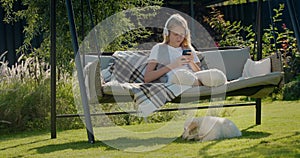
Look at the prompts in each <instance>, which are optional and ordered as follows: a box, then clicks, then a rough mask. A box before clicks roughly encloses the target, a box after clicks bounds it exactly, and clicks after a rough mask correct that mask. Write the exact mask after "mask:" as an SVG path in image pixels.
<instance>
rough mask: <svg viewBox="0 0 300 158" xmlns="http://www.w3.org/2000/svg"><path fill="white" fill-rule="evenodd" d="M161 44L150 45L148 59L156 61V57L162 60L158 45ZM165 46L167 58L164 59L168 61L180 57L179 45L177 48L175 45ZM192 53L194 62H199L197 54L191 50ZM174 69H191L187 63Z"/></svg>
mask: <svg viewBox="0 0 300 158" xmlns="http://www.w3.org/2000/svg"><path fill="white" fill-rule="evenodd" d="M160 45H161V43H158V44H156V45H155V46H153V47H152V49H151V53H150V55H149V57H148V61H149V60H156V61H158V59H160V61H162V60H163V59H161V57H159V55H158V54H159V53H158V52H159V46H160ZM167 48H168V51H167V52H168V57H169V60H168V59H166V61H170V63H172V62H174V61H176V60H177V58H179V57H181V56H182V51H183V50H182V48H181V47H178V48H175V47H172V46H170V45H167ZM192 53H193V55H194V63H197V62H200V60H199V58H198V56H197V55H196V53H195V52H194V51H193V52H192ZM176 69H187V70H190V71H192V70H191V68H189V66H188V65H184V66H182V67H179V68H176ZM172 72H173V71H170V72H168V74H167V75H169V74H170V73H172Z"/></svg>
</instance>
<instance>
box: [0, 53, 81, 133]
mask: <svg viewBox="0 0 300 158" xmlns="http://www.w3.org/2000/svg"><path fill="white" fill-rule="evenodd" d="M0 59H1V58H0ZM1 60H2V62H0V64H1V67H0V89H1V90H0V91H1V93H0V120H4V121H7V122H9V124H8V125H1V126H0V127H1V129H0V132H1V131H2V132H10V131H22V130H33V129H38V130H43V129H49V127H50V112H49V111H50V107H51V105H50V69H49V68H50V67H49V65H48V64H47V63H45V62H43V61H41V60H39V59H38V58H36V57H35V58H34V57H25V56H21V57H20V58H19V62H18V63H19V64H18V63H16V64H15V65H13V66H12V67H9V66H8V63H7V62H3V61H4V59H1ZM63 79H64V80H62V79H61V80H59V82H58V84H57V87H58V88H57V96H58V97H57V98H58V99H57V106H58V107H57V112H58V113H60V112H62V113H66V112H73V113H74V112H76V108H75V107H74V99H73V95H72V89H71V87H72V82H70V79H69V77H67V76H65V77H63ZM80 123H81V122H79V120H77V121H76V120H75V119H73V121H71V123H70V122H68V123H66V122H65V123H63V125H62V124H61V122H60V123H58V127H59V128H67V129H68V128H75V127H77V128H78V127H82V125H80Z"/></svg>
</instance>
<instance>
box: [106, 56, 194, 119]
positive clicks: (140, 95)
mask: <svg viewBox="0 0 300 158" xmlns="http://www.w3.org/2000/svg"><path fill="white" fill-rule="evenodd" d="M113 57H114V58H115V60H114V64H112V66H111V68H110V69H111V70H110V71H111V72H112V76H111V83H112V84H115V83H116V82H117V83H118V86H121V87H122V88H124V89H127V90H128V91H130V92H132V94H133V100H134V103H135V104H136V105H137V106H136V107H138V109H137V110H138V112H139V114H140V115H141V116H143V117H147V116H149V115H150V114H151V113H153V112H154V111H156V110H157V109H159V108H160V107H161V106H163V105H165V103H166V102H168V101H171V100H172V99H174V98H175V97H177V96H179V95H180V94H182V92H184V91H185V90H187V89H189V88H191V86H183V85H176V84H171V83H143V81H144V75H143V74H144V71H145V68H146V65H147V58H148V54H147V53H145V52H131V51H126V52H123V51H118V52H115V53H114V54H113ZM128 83H141V84H128ZM108 84H109V83H108Z"/></svg>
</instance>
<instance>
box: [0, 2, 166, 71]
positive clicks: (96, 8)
mask: <svg viewBox="0 0 300 158" xmlns="http://www.w3.org/2000/svg"><path fill="white" fill-rule="evenodd" d="M0 2H1V5H2V7H3V8H4V10H5V19H4V21H5V22H6V23H11V24H13V23H15V22H17V21H20V20H24V21H25V22H26V25H25V26H24V31H23V32H24V35H25V39H24V42H23V45H22V46H21V47H20V48H19V49H18V52H19V53H25V52H30V53H31V55H32V56H38V57H39V58H40V59H41V60H44V61H49V57H50V53H49V52H50V7H49V6H50V4H49V1H45V0H22V1H21V3H22V5H23V6H25V7H24V9H22V10H14V5H15V3H17V2H19V1H17V0H1V1H0ZM83 2H84V4H83V5H81V3H80V1H73V8H74V14H75V16H74V17H75V23H76V24H77V26H78V27H77V32H81V30H82V29H84V30H86V31H85V34H84V36H85V35H86V34H87V32H88V31H87V30H90V28H91V26H90V25H89V24H90V23H89V21H90V20H89V15H88V7H87V4H86V1H83ZM160 5H162V0H154V1H153V0H118V1H115V0H100V1H91V6H92V12H93V14H94V15H93V18H94V19H95V22H101V21H102V20H104V19H105V18H107V17H109V16H111V15H113V14H115V13H117V12H120V11H123V10H127V9H131V8H134V7H146V6H160ZM82 6H83V9H84V17H83V19H84V20H83V21H84V22H85V25H84V28H82V27H81V25H80V24H81V12H80V10H81V7H82ZM56 10H57V11H56V16H57V25H56V27H57V48H56V49H57V65H58V67H59V69H58V72H59V74H60V73H61V72H60V71H63V72H71V71H72V70H73V64H72V63H73V62H72V59H73V58H74V57H73V50H72V47H71V37H70V33H69V23H68V17H67V11H66V6H65V3H64V1H57V7H56ZM137 16H144V15H142V14H141V15H139V14H137ZM126 23H127V24H126ZM120 25H121V22H120ZM122 25H130V24H129V21H122ZM136 32H139V33H141V34H138V33H136ZM150 34H151V33H150V32H149V31H147V30H146V29H139V30H135V32H134V33H132V32H131V33H127V34H125V35H123V36H121V37H120V38H119V39H117V40H115V41H114V42H113V43H112V45H111V46H110V47H108V48H107V51H114V50H122V49H126V48H128V44H131V45H132V44H134V42H136V40H137V39H141V38H147V36H149V35H150ZM38 36H42V39H43V40H42V43H41V46H40V47H39V48H33V47H32V40H33V39H34V38H36V37H38ZM81 39H82V38H81ZM126 44H127V45H126Z"/></svg>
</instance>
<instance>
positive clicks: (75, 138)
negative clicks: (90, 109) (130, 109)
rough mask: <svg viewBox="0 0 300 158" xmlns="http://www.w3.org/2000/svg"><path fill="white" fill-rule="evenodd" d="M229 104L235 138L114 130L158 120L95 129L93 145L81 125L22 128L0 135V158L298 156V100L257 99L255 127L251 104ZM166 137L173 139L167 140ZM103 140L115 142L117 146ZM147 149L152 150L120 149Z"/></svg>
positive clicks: (142, 128)
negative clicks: (47, 129)
mask: <svg viewBox="0 0 300 158" xmlns="http://www.w3.org/2000/svg"><path fill="white" fill-rule="evenodd" d="M231 109H234V110H233V111H234V112H232V114H231V116H230V117H227V118H229V119H230V120H232V121H233V122H235V124H236V125H237V126H238V127H239V129H240V130H241V131H242V133H243V136H242V137H240V138H234V139H226V140H218V141H210V142H202V143H200V142H194V141H184V140H181V138H177V139H176V134H177V136H178V133H175V134H172V133H171V134H170V133H161V134H160V135H159V136H157V135H151V134H147V132H146V133H143V134H144V136H143V137H141V138H140V137H138V138H137V137H134V136H133V135H127V134H126V132H121V133H120V134H119V135H118V133H117V132H118V130H124V131H147V129H152V128H154V129H160V128H159V127H161V126H162V124H142V125H136V126H127V127H121V128H119V129H118V130H116V128H111V127H106V128H96V129H95V132H96V133H97V135H96V137H97V139H100V140H102V142H101V141H99V140H98V141H97V142H96V143H95V144H89V143H87V138H86V131H85V129H81V130H69V131H61V132H58V133H57V139H50V133H49V132H26V133H20V134H12V135H1V138H0V140H1V142H0V157H1V158H2V157H82V158H83V157H130V158H134V157H151V158H152V157H166V158H170V157H180V158H183V157H184V158H186V157H300V101H294V102H263V108H262V125H259V126H255V125H254V107H235V108H231ZM181 128H182V125H181V122H180V123H179V125H178V126H177V125H175V126H172V127H170V131H173V130H174V131H176V130H181ZM101 133H103V134H101ZM116 133H117V134H116ZM137 133H139V132H137ZM116 135H118V137H116ZM174 135H175V136H174ZM169 140H174V141H171V143H168V142H169ZM133 142H137V143H139V144H140V146H135V145H136V144H135V143H133ZM105 143H106V144H105ZM107 144H110V145H117V146H118V147H119V148H122V150H120V149H115V148H113V147H111V146H109V145H107ZM147 148H153V149H155V148H157V150H153V151H149V152H128V151H124V150H129V151H131V150H132V151H143V150H144V149H147ZM139 149H141V150H139Z"/></svg>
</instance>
